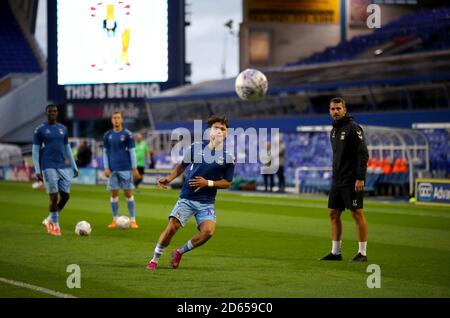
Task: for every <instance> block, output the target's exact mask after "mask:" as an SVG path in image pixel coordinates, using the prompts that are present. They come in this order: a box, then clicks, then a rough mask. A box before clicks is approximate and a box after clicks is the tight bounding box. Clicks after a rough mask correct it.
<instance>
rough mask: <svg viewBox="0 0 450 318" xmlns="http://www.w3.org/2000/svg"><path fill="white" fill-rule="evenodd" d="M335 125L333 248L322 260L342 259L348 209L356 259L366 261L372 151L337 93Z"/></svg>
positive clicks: (333, 111)
mask: <svg viewBox="0 0 450 318" xmlns="http://www.w3.org/2000/svg"><path fill="white" fill-rule="evenodd" d="M330 115H331V117H332V118H333V129H332V130H331V134H330V141H331V146H332V148H333V181H332V185H331V189H330V195H329V200H328V208H329V209H330V220H331V236H332V249H331V253H330V254H328V255H327V256H325V257H323V258H321V259H322V260H342V254H341V244H342V241H341V239H342V222H341V214H342V211H344V210H345V209H349V210H350V211H351V213H352V217H353V219H354V220H355V222H356V228H357V234H358V242H359V243H358V244H359V250H358V254H357V255H356V256H355V257H354V258H353V260H352V261H355V262H366V261H367V256H366V249H367V224H366V219H365V217H364V213H363V196H364V181H365V177H366V168H367V160H368V159H369V154H368V151H367V146H366V143H365V140H364V132H363V130H362V128H361V126H359V125H358V124H357V123H356V122H355V121H354V120H353V117H350V116H348V115H347V107H346V105H345V101H344V99H342V98H340V97H337V98H333V99H332V100H331V102H330Z"/></svg>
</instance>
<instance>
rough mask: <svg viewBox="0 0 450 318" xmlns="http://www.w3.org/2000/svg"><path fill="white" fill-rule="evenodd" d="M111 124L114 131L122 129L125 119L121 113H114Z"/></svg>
mask: <svg viewBox="0 0 450 318" xmlns="http://www.w3.org/2000/svg"><path fill="white" fill-rule="evenodd" d="M111 122H112V124H113V127H114V129H121V128H122V123H123V117H122V113H121V112H114V113H113V114H112V117H111Z"/></svg>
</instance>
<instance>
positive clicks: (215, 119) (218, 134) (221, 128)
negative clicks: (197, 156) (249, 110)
mask: <svg viewBox="0 0 450 318" xmlns="http://www.w3.org/2000/svg"><path fill="white" fill-rule="evenodd" d="M208 127H209V128H211V131H210V133H209V138H210V140H211V142H213V143H221V142H223V140H224V139H225V138H226V137H227V129H228V119H227V118H226V117H225V116H215V115H213V116H211V117H210V118H209V119H208Z"/></svg>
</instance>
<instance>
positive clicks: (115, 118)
mask: <svg viewBox="0 0 450 318" xmlns="http://www.w3.org/2000/svg"><path fill="white" fill-rule="evenodd" d="M111 122H112V125H113V129H110V130H108V131H107V132H106V133H105V135H104V136H103V166H104V168H105V176H106V177H107V178H109V179H108V185H107V189H108V190H110V191H111V198H110V202H111V210H112V216H113V221H112V223H111V224H110V225H108V227H109V228H116V227H117V223H116V221H117V218H118V217H119V190H120V189H122V190H123V191H124V193H125V198H126V200H127V207H128V212H129V214H130V220H131V223H130V227H131V228H132V229H137V228H138V225H137V223H136V206H135V203H134V196H133V189H134V184H133V177H134V178H136V179H138V178H140V175H139V172H138V170H137V165H136V152H135V144H134V138H133V134H132V133H131V132H130V131H129V130H128V129H125V128H123V117H122V113H121V112H114V113H113V115H112V118H111Z"/></svg>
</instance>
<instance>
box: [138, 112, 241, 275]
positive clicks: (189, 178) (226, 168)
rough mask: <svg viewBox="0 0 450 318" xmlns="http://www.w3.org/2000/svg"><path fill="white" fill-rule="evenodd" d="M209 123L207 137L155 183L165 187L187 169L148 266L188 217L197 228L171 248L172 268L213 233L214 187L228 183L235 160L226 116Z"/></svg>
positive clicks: (158, 255)
mask: <svg viewBox="0 0 450 318" xmlns="http://www.w3.org/2000/svg"><path fill="white" fill-rule="evenodd" d="M208 126H209V127H210V128H211V132H210V140H209V141H206V142H203V143H194V144H192V145H191V148H190V149H189V151H188V152H187V153H186V155H185V157H184V159H183V161H182V162H181V163H180V164H178V165H177V166H176V167H175V169H174V170H173V171H172V173H171V174H170V175H169V176H167V177H164V178H161V179H159V180H158V186H160V187H163V188H166V187H167V186H168V184H169V183H170V182H172V181H173V180H174V179H175V178H177V177H178V176H179V175H181V174H182V173H183V172H184V171H185V170H186V180H185V182H184V183H183V187H182V189H181V193H180V198H179V200H178V201H177V203H176V204H175V207H174V208H173V210H172V213H171V214H170V215H169V224H168V225H167V227H166V229H165V230H164V231H163V232H162V233H161V236H160V237H159V240H158V243H157V244H156V248H155V252H154V254H153V258H152V259H151V260H150V262H149V263H148V265H147V269H149V270H155V269H156V267H157V265H158V261H159V259H160V257H161V255H162V254H163V253H164V251H165V249H166V247H167V246H168V245H169V244H170V241H171V239H172V237H173V236H174V235H175V233H176V232H177V231H178V230H179V229H180V227H182V226H185V225H186V223H187V221H188V220H189V219H190V218H191V217H193V216H194V217H195V220H196V222H197V228H198V230H199V232H198V233H197V234H196V235H194V236H193V237H192V238H191V239H190V240H189V241H188V242H187V243H186V244H185V245H184V246H183V247H182V248H180V249H175V250H174V251H173V252H172V267H173V268H178V265H179V264H180V261H181V257H182V255H183V254H184V253H186V252H188V251H190V250H192V249H194V248H196V247H198V246H200V245H202V244H204V243H206V242H207V241H208V240H209V239H210V238H211V237H212V235H213V234H214V231H215V229H216V211H215V208H214V202H215V197H216V194H217V189H227V188H229V187H230V185H231V181H232V180H233V173H234V164H235V160H234V157H233V155H232V154H231V153H229V152H228V151H227V150H226V149H225V145H224V140H225V138H226V136H227V128H228V121H227V119H226V118H225V117H216V116H213V117H211V118H210V119H209V120H208Z"/></svg>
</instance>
